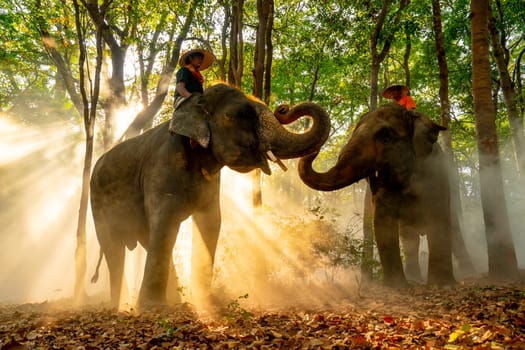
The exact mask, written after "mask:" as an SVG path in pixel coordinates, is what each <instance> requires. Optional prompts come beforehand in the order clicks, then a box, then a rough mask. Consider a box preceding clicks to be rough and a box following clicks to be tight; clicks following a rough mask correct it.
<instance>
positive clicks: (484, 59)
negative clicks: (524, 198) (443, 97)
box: [470, 0, 518, 278]
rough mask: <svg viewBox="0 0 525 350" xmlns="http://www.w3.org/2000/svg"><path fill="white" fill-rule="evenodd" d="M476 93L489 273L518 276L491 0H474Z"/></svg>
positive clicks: (480, 173)
mask: <svg viewBox="0 0 525 350" xmlns="http://www.w3.org/2000/svg"><path fill="white" fill-rule="evenodd" d="M470 10H471V17H470V26H471V37H472V90H473V91H472V93H473V97H474V113H475V119H476V132H477V138H478V153H479V168H480V169H479V175H480V186H481V203H482V207H483V218H484V221H485V236H486V240H487V249H488V261H489V276H490V277H492V278H501V277H514V276H516V273H517V268H518V266H517V261H516V254H515V251H514V245H513V241H512V234H511V229H510V223H509V218H508V212H507V205H506V202H505V195H504V192H503V179H502V174H501V166H500V158H499V147H498V136H497V133H496V123H495V119H496V112H495V108H494V103H493V102H492V94H491V77H490V58H489V44H488V43H489V40H488V39H489V19H490V5H489V0H471V2H470Z"/></svg>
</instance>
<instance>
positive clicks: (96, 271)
mask: <svg viewBox="0 0 525 350" xmlns="http://www.w3.org/2000/svg"><path fill="white" fill-rule="evenodd" d="M103 256H104V253H102V249H100V254H99V256H98V262H97V268H96V269H95V274H94V275H93V277H91V283H97V281H98V269H99V268H100V263H101V262H102V257H103Z"/></svg>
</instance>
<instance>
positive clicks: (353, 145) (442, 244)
mask: <svg viewBox="0 0 525 350" xmlns="http://www.w3.org/2000/svg"><path fill="white" fill-rule="evenodd" d="M445 129H446V128H445V127H443V126H441V125H438V124H436V123H434V122H433V121H431V120H430V119H429V118H428V117H427V116H425V115H424V114H422V113H419V112H416V111H408V110H406V109H404V108H403V107H401V106H399V105H397V104H395V103H390V104H386V105H383V106H381V107H380V108H378V109H376V110H374V111H371V112H368V113H366V114H364V115H363V116H362V117H361V118H360V120H359V121H358V123H357V125H356V127H355V129H354V131H353V132H352V134H351V136H350V139H349V140H348V142H347V143H346V145H345V146H344V147H343V148H342V149H341V151H340V154H339V157H338V159H337V161H336V164H335V165H334V166H333V167H331V168H330V169H329V170H327V171H326V172H317V171H316V170H314V169H313V168H312V166H313V165H312V163H313V161H314V160H315V158H316V157H317V155H318V153H319V152H316V153H312V154H310V155H307V156H304V157H302V158H301V159H300V160H299V164H298V172H299V177H300V178H301V180H302V181H303V182H304V183H305V184H306V185H307V186H309V187H311V188H313V189H315V190H319V191H334V190H338V189H341V188H344V187H346V186H349V185H351V184H353V183H356V182H358V181H359V180H361V179H367V181H368V184H369V188H370V190H371V194H372V195H371V200H372V215H373V226H374V234H375V239H376V243H377V249H378V252H379V258H380V262H381V266H382V270H383V282H384V283H385V284H386V285H388V286H393V287H406V286H408V285H409V284H408V281H407V278H406V275H405V271H404V269H403V262H402V258H401V250H400V239H401V240H402V242H403V243H405V249H406V250H407V251H409V253H410V254H411V255H410V254H409V255H410V259H409V260H410V261H408V262H407V263H408V266H407V270H409V272H410V273H412V272H413V271H415V269H416V267H415V264H417V269H419V264H418V262H417V261H415V260H414V259H412V258H414V257H415V258H416V259H417V256H418V250H417V249H418V247H419V234H426V236H427V239H428V246H429V263H428V265H429V266H428V277H427V283H429V284H437V285H447V284H454V283H456V280H455V277H454V274H453V264H452V244H451V242H452V238H453V237H452V233H451V232H452V225H453V220H452V219H453V215H452V214H453V213H452V212H451V197H450V179H449V165H448V160H447V157H446V155H445V154H444V153H443V151H442V150H441V148H440V146H439V145H438V144H437V142H436V141H437V139H438V135H439V132H440V131H443V130H445Z"/></svg>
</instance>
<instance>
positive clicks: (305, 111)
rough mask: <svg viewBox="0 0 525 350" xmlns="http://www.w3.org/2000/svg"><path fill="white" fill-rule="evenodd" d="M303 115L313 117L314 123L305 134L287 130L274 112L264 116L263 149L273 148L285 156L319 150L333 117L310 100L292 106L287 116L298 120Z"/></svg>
mask: <svg viewBox="0 0 525 350" xmlns="http://www.w3.org/2000/svg"><path fill="white" fill-rule="evenodd" d="M302 116H310V117H312V119H313V125H312V126H311V127H310V128H309V129H308V130H307V131H306V132H304V133H302V134H298V133H294V132H292V131H289V130H287V129H286V128H285V127H283V126H282V125H281V124H280V123H279V121H278V120H277V118H275V116H274V115H273V114H272V113H268V114H265V115H263V116H261V129H260V140H261V145H260V147H261V150H262V151H268V150H271V151H272V152H273V153H274V154H275V156H276V157H277V158H281V159H290V158H298V157H303V156H306V155H308V154H311V153H313V152H317V151H319V149H320V148H321V146H322V145H323V144H324V143H325V141H326V140H327V139H328V135H329V133H330V118H329V116H328V114H327V113H326V111H325V110H324V109H323V108H321V107H320V106H319V105H317V104H315V103H310V102H305V103H302V104H299V105H297V106H295V107H294V108H292V109H291V110H290V111H289V112H288V117H287V118H288V119H289V120H290V119H293V120H296V119H298V118H300V117H302Z"/></svg>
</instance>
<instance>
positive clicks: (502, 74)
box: [489, 0, 525, 176]
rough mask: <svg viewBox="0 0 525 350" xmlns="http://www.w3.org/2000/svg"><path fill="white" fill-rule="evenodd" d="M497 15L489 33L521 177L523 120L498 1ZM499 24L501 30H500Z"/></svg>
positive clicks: (523, 172)
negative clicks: (511, 72) (510, 70)
mask: <svg viewBox="0 0 525 350" xmlns="http://www.w3.org/2000/svg"><path fill="white" fill-rule="evenodd" d="M495 3H496V11H497V12H496V13H497V15H498V20H496V18H494V16H493V14H492V11H490V13H489V31H490V43H491V44H492V53H493V56H494V60H495V62H496V67H497V68H498V73H499V83H500V86H501V89H502V90H503V100H504V101H505V106H506V107H507V114H508V118H509V123H510V130H511V132H512V140H513V143H514V153H515V159H516V164H517V169H518V172H519V174H520V175H521V176H523V175H525V140H524V135H523V120H522V118H521V117H520V113H519V110H518V105H517V96H518V92H517V91H516V90H515V84H514V82H513V81H512V78H511V75H510V73H509V69H508V66H509V62H510V55H509V49H508V48H507V35H506V32H505V29H504V28H503V26H504V24H503V12H502V7H501V1H500V0H496V1H495ZM498 23H499V25H500V27H501V28H502V29H501V30H498V26H497V24H498Z"/></svg>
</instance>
